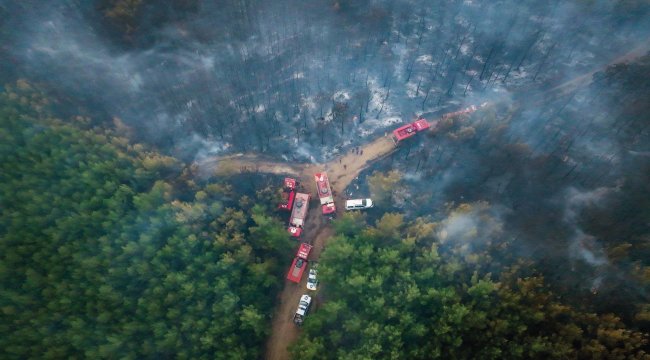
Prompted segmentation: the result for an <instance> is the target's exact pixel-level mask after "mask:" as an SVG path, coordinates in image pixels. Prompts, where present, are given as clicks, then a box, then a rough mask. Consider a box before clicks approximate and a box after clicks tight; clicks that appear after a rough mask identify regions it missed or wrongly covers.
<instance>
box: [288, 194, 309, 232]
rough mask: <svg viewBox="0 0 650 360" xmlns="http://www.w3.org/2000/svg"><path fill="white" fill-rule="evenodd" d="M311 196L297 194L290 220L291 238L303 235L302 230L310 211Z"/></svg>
mask: <svg viewBox="0 0 650 360" xmlns="http://www.w3.org/2000/svg"><path fill="white" fill-rule="evenodd" d="M310 199H311V196H310V195H309V194H303V193H296V198H295V201H294V202H293V210H292V211H291V217H290V218H289V228H288V231H289V233H290V234H291V236H295V237H299V236H300V234H302V229H303V227H304V225H305V220H306V219H307V211H308V210H309V200H310Z"/></svg>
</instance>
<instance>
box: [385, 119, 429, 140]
mask: <svg viewBox="0 0 650 360" xmlns="http://www.w3.org/2000/svg"><path fill="white" fill-rule="evenodd" d="M429 127H431V124H429V123H428V122H427V121H426V120H424V119H418V120H417V121H415V122H414V123H411V124H408V125H404V126H402V127H399V128H397V129H395V130H393V136H392V137H393V141H394V142H395V144H398V143H399V142H400V141H402V140H404V139H408V138H410V137H411V136H413V135H415V134H416V133H418V132H420V131H423V130H426V129H428V128H429Z"/></svg>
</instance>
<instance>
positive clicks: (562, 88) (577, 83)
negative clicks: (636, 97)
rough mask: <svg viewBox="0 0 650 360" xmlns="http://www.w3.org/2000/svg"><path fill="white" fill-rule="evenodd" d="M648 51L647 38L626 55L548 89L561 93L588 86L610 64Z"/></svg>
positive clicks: (618, 62)
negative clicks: (595, 75) (594, 76)
mask: <svg viewBox="0 0 650 360" xmlns="http://www.w3.org/2000/svg"><path fill="white" fill-rule="evenodd" d="M648 51H650V39H646V40H645V41H643V42H641V43H640V44H638V45H637V46H636V47H635V48H634V49H632V50H631V51H629V52H627V53H625V54H624V55H622V56H618V57H616V58H614V59H612V60H610V61H609V62H607V63H606V64H603V65H600V66H597V67H596V68H595V69H593V70H591V71H590V72H588V73H586V74H582V75H580V76H576V77H575V78H573V79H571V80H569V81H566V82H564V83H562V84H560V85H558V86H555V87H553V88H551V89H550V90H548V91H549V92H558V93H559V94H561V95H565V94H568V93H570V92H572V91H573V90H575V89H577V88H579V87H582V86H587V85H589V84H591V82H592V81H593V75H594V74H595V73H597V72H599V71H602V70H604V69H606V68H607V67H608V66H611V65H616V64H621V63H625V62H628V61H632V60H634V59H636V58H638V57H641V56H643V55H645V54H647V53H648Z"/></svg>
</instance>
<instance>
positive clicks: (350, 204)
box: [345, 199, 374, 210]
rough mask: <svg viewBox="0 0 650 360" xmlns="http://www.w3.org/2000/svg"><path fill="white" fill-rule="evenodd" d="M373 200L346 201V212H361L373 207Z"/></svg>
mask: <svg viewBox="0 0 650 360" xmlns="http://www.w3.org/2000/svg"><path fill="white" fill-rule="evenodd" d="M373 206H374V204H373V203H372V200H371V199H354V200H346V201H345V210H361V209H370V208H371V207H373Z"/></svg>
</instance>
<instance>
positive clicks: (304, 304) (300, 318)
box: [293, 295, 311, 326]
mask: <svg viewBox="0 0 650 360" xmlns="http://www.w3.org/2000/svg"><path fill="white" fill-rule="evenodd" d="M310 305H311V296H309V295H303V296H301V297H300V302H299V303H298V309H296V313H295V314H293V323H294V324H296V325H298V326H301V325H302V323H303V322H304V321H305V316H307V312H308V311H309V306H310Z"/></svg>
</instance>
